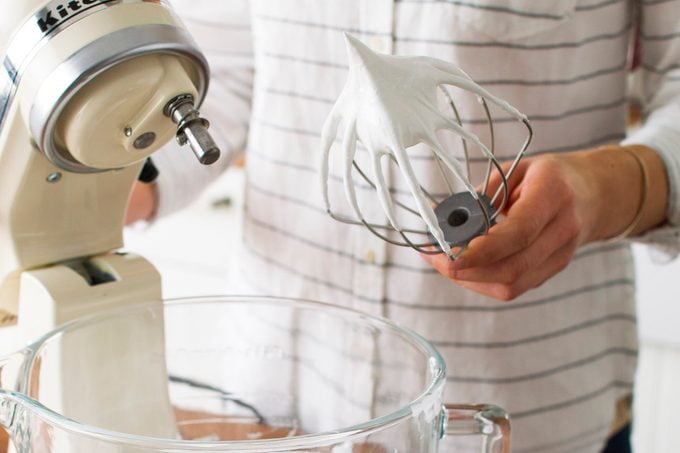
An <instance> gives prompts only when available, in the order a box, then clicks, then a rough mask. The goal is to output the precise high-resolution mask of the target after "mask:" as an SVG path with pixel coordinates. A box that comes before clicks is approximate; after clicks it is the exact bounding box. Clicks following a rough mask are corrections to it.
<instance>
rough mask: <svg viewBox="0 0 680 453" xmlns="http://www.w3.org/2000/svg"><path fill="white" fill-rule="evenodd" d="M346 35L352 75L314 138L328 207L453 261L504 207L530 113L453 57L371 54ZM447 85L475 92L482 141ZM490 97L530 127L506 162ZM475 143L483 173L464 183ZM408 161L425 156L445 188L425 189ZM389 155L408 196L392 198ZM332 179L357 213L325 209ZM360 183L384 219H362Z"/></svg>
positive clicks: (379, 233) (389, 238)
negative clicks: (450, 146) (449, 140)
mask: <svg viewBox="0 0 680 453" xmlns="http://www.w3.org/2000/svg"><path fill="white" fill-rule="evenodd" d="M345 37H346V42H347V49H348V54H349V60H350V69H349V75H348V79H347V83H346V85H345V87H344V89H343V91H342V93H341V94H340V96H339V97H338V99H337V101H336V103H335V105H334V106H333V109H332V110H331V113H330V114H329V116H328V118H327V120H326V122H325V124H324V128H323V133H322V139H321V147H322V153H321V172H320V176H321V183H322V193H323V198H324V203H325V207H326V211H327V212H328V213H329V214H330V215H331V217H332V218H333V219H335V220H338V221H340V222H343V223H348V224H354V225H363V226H365V227H366V228H368V229H369V231H371V233H373V234H375V235H376V236H378V237H379V238H381V239H383V240H385V241H387V242H389V243H391V244H394V245H399V246H406V247H411V248H413V249H416V250H417V251H419V252H421V253H426V254H438V253H441V252H444V253H446V254H447V255H448V256H449V257H450V258H451V259H455V258H457V257H458V256H460V254H461V253H462V251H463V250H464V249H465V247H466V246H467V244H468V243H469V242H470V241H471V240H472V239H474V238H475V237H477V236H479V235H482V234H486V233H487V232H488V230H489V228H491V226H492V225H493V224H494V223H495V221H496V219H497V218H498V216H499V215H500V214H501V213H502V212H503V209H504V208H505V207H506V205H507V202H508V197H509V186H508V179H509V178H510V177H511V175H512V173H513V172H514V170H515V168H516V167H517V164H518V163H519V161H520V159H521V158H522V156H523V155H524V153H525V151H526V149H527V148H528V146H529V143H530V142H531V137H532V129H531V126H530V124H529V121H528V120H527V118H526V116H525V115H523V114H522V113H520V112H519V111H518V110H517V109H515V108H514V107H512V106H511V105H510V104H508V103H507V102H506V101H504V100H502V99H500V98H498V97H496V96H494V95H493V94H491V93H490V92H488V91H487V90H485V89H484V88H482V87H481V86H479V85H478V84H476V83H475V82H474V81H473V80H472V79H471V78H470V77H469V76H468V75H467V74H466V73H465V72H463V71H462V70H461V69H460V68H458V67H456V66H455V65H453V64H451V63H448V62H445V61H442V60H438V59H435V58H430V57H406V56H393V55H383V54H377V53H375V52H373V51H372V50H371V49H369V48H368V47H367V46H366V45H364V44H363V43H361V42H360V41H359V40H357V39H356V38H353V37H352V36H350V35H345ZM451 86H452V87H456V88H459V89H460V90H461V91H463V92H466V93H467V94H468V95H472V96H475V97H477V100H478V101H479V103H480V104H481V106H482V109H483V111H484V116H485V118H486V123H487V127H488V136H489V137H490V140H489V141H490V143H489V145H488V146H487V145H486V144H485V143H483V142H482V140H481V139H480V138H479V136H478V135H475V134H474V133H472V132H470V131H468V130H467V129H466V128H465V127H463V122H462V121H461V118H460V115H459V112H458V108H457V106H456V103H455V102H454V100H453V97H452V96H451V94H450V93H449V91H448V90H447V87H451ZM489 104H491V105H495V106H496V107H498V108H500V109H501V110H502V111H504V112H506V113H508V114H510V115H511V116H512V117H514V118H516V119H517V120H518V121H519V122H521V123H522V124H523V125H524V126H525V127H526V129H527V136H526V139H525V141H524V143H523V145H521V148H520V149H519V151H518V152H517V154H516V155H515V156H514V158H513V159H512V161H511V164H510V165H509V166H508V165H505V166H503V165H501V162H500V161H499V159H498V158H497V157H496V155H495V149H494V148H495V136H494V127H493V120H492V116H491V112H490V109H489ZM442 105H446V106H448V109H450V112H449V113H444V110H442V107H441V106H442ZM341 128H342V130H343V131H342V133H341V134H342V140H341V146H340V148H339V152H338V153H335V152H333V148H334V142H335V141H336V137H337V135H338V132H339V131H340V130H341ZM439 131H449V132H451V133H454V134H456V135H458V136H459V137H460V139H461V152H460V153H458V154H455V153H453V152H451V151H449V150H447V149H446V148H445V147H444V145H443V144H442V142H441V140H440V138H439V136H438V133H439ZM416 145H418V146H420V147H422V146H423V145H425V147H426V149H428V152H429V156H423V155H422V154H418V155H415V154H411V151H412V148H414V147H416ZM474 151H476V152H477V153H479V156H477V157H476V160H480V159H483V160H485V161H486V171H485V174H484V177H483V181H479V183H478V184H474V183H473V182H472V181H471V172H470V161H471V153H472V152H474ZM333 157H338V158H339V159H338V161H339V162H340V163H339V165H340V166H341V167H342V176H341V177H335V176H334V175H331V174H330V161H331V160H332V159H333ZM362 159H363V160H365V161H366V162H368V164H369V165H370V166H371V168H372V173H373V175H372V177H371V176H369V174H368V173H367V172H366V171H365V170H364V169H362V168H361V165H360V164H359V160H362ZM414 159H418V160H421V161H422V160H424V159H429V160H431V161H432V162H433V163H434V166H436V168H437V172H438V173H439V176H440V178H441V181H438V187H445V188H446V190H445V191H443V192H442V191H441V190H429V189H428V188H427V187H426V185H425V184H424V183H422V182H421V181H419V180H418V177H417V172H416V171H415V169H414V165H413V160H414ZM390 163H391V164H393V165H396V167H397V168H398V172H397V173H399V174H400V175H401V177H402V178H403V181H404V183H405V185H406V187H407V189H408V194H409V195H410V198H411V199H412V203H408V202H407V201H405V200H404V198H403V197H401V199H399V198H398V197H397V196H396V194H397V192H399V191H398V190H397V189H395V188H394V187H390V185H389V184H388V181H387V179H388V177H387V175H388V174H389V168H388V167H387V165H389V164H390ZM386 164H387V165H386ZM494 173H495V174H494ZM492 176H493V178H492ZM334 178H335V179H341V180H342V182H343V185H344V191H345V195H346V198H347V201H348V203H349V206H350V211H351V212H353V214H354V215H347V214H344V213H339V212H338V211H337V210H335V209H334V208H332V207H331V197H330V196H329V185H328V184H329V180H330V179H334ZM494 181H497V182H494ZM498 181H499V182H498ZM361 186H364V188H366V186H368V188H370V189H372V190H374V191H376V192H377V195H378V199H379V204H380V206H381V207H382V210H383V211H384V214H385V217H386V221H385V222H383V223H380V222H374V221H370V220H367V216H366V215H364V212H363V210H362V208H361V206H360V203H359V201H358V198H357V188H358V187H361ZM459 188H460V189H459ZM494 188H495V190H494ZM401 213H408V214H409V215H412V216H415V217H416V218H417V219H416V220H417V221H418V222H419V223H420V225H421V227H412V226H410V225H411V224H412V222H408V224H409V226H404V222H403V218H402V217H400V216H401ZM423 223H424V225H423Z"/></svg>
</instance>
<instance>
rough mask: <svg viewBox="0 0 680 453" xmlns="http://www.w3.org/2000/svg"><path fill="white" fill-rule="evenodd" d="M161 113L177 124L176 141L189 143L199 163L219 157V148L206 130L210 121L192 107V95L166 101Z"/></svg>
mask: <svg viewBox="0 0 680 453" xmlns="http://www.w3.org/2000/svg"><path fill="white" fill-rule="evenodd" d="M163 113H165V115H167V116H169V117H170V118H172V121H174V122H175V124H177V142H178V143H179V144H180V145H182V146H184V145H185V144H187V143H189V146H190V147H191V150H192V151H193V152H194V154H195V155H196V157H197V158H198V161H199V162H200V163H202V164H204V165H210V164H212V163H214V162H215V161H216V160H217V159H219V157H220V150H219V148H218V147H217V145H216V144H215V141H214V140H213V139H212V137H211V136H210V133H209V132H208V127H210V123H209V122H208V120H206V119H205V118H201V116H200V113H199V112H198V110H196V109H195V108H194V98H193V96H191V95H190V94H183V95H180V96H177V97H176V98H174V99H173V100H171V101H170V102H168V104H167V105H166V106H165V108H164V109H163Z"/></svg>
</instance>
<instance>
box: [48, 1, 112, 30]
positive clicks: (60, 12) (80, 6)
mask: <svg viewBox="0 0 680 453" xmlns="http://www.w3.org/2000/svg"><path fill="white" fill-rule="evenodd" d="M113 1H118V0H71V1H69V2H61V3H56V5H55V4H54V3H52V4H50V5H48V6H47V7H46V8H45V9H43V10H42V11H40V12H39V13H38V14H37V15H36V21H37V24H38V28H40V31H41V32H43V33H45V34H47V33H49V32H50V31H52V30H54V29H55V28H56V27H57V26H58V25H60V24H62V23H64V22H66V21H67V20H69V19H71V18H73V17H75V16H77V15H78V14H81V13H84V12H85V11H87V10H88V9H90V8H92V7H94V6H97V5H99V4H102V3H111V2H113ZM52 5H54V6H52Z"/></svg>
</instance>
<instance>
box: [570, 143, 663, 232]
mask: <svg viewBox="0 0 680 453" xmlns="http://www.w3.org/2000/svg"><path fill="white" fill-rule="evenodd" d="M574 154H575V158H576V159H578V160H579V161H580V164H581V167H582V168H584V169H585V174H586V175H587V176H586V178H587V179H588V180H589V182H590V184H589V187H590V190H592V197H590V207H589V211H590V216H591V218H592V221H591V225H590V230H589V232H588V233H587V235H586V238H585V241H584V242H592V241H597V240H605V239H622V238H623V237H626V236H634V235H637V234H640V233H642V232H644V231H646V230H648V229H650V228H652V227H654V226H656V225H658V224H660V223H662V222H663V221H664V219H665V217H666V216H665V212H666V203H667V191H668V183H667V177H666V172H665V167H664V165H663V162H662V161H661V159H660V158H659V156H658V155H657V154H656V152H654V150H652V149H651V148H648V147H646V146H642V145H628V146H626V147H625V148H623V147H622V146H619V145H608V146H602V147H600V148H595V149H592V150H587V151H580V152H577V153H574Z"/></svg>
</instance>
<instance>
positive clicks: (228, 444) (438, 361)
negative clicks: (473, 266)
mask: <svg viewBox="0 0 680 453" xmlns="http://www.w3.org/2000/svg"><path fill="white" fill-rule="evenodd" d="M282 302H283V303H287V304H289V305H293V306H298V307H302V308H307V309H312V310H317V311H318V310H324V311H326V312H328V313H339V314H340V315H342V316H345V317H353V318H355V319H357V320H360V321H361V322H367V323H370V324H372V325H374V326H378V327H380V328H382V329H387V330H388V331H390V332H391V333H396V334H398V335H399V336H400V337H402V338H404V339H405V340H406V341H408V342H409V343H410V344H412V345H413V346H415V347H417V348H418V349H419V350H420V351H422V352H423V353H424V354H425V355H426V356H427V357H428V359H427V360H428V361H429V362H430V363H431V366H432V369H433V370H434V373H433V378H432V379H431V382H429V384H428V386H427V387H426V388H425V389H423V390H422V391H421V393H420V394H419V395H418V397H416V398H415V399H414V400H413V401H411V402H410V403H409V404H407V405H405V406H403V407H401V408H399V409H397V410H395V411H393V412H390V413H388V414H385V415H383V416H380V417H376V418H373V419H370V420H367V421H365V422H362V423H359V424H354V425H350V426H347V427H344V428H340V429H335V430H331V431H325V432H324V431H322V432H319V433H313V434H304V435H300V436H294V437H287V438H274V439H266V440H234V441H195V440H180V439H167V438H159V437H152V436H143V435H135V434H129V433H121V432H117V431H113V430H109V429H105V428H100V427H96V426H91V425H87V424H84V423H81V422H79V421H77V420H74V419H71V418H68V417H65V416H63V415H60V414H59V413H57V412H55V411H53V410H52V409H49V408H48V407H46V406H44V405H43V404H41V403H40V402H39V401H37V400H35V399H33V398H31V397H29V396H27V395H26V394H25V393H22V392H21V391H19V392H17V391H9V390H3V389H0V395H4V398H5V399H6V400H14V401H15V402H16V403H18V404H19V405H21V406H23V407H24V408H25V409H27V410H29V411H31V412H32V413H33V414H34V415H35V416H37V417H40V418H41V419H43V420H44V421H45V422H46V423H48V424H50V425H53V426H55V427H57V428H59V429H61V430H65V431H70V432H72V433H74V434H77V435H81V436H88V437H91V438H93V439H96V440H98V441H104V442H110V443H115V444H118V445H125V446H130V447H136V448H151V449H168V450H179V451H259V452H277V451H289V450H290V449H291V448H308V447H323V446H329V445H333V444H337V443H342V442H344V441H348V440H350V439H352V438H355V437H359V436H365V435H367V434H370V433H374V432H377V431H380V430H383V429H387V428H389V427H391V426H394V425H395V424H398V423H399V422H401V421H402V420H404V419H406V418H409V417H412V416H418V415H420V414H421V413H423V412H425V413H429V414H430V415H431V416H432V417H433V418H434V416H435V415H437V414H439V412H440V407H441V404H442V401H441V393H442V389H443V385H444V380H445V378H446V364H445V362H444V359H443V358H442V356H441V355H440V353H439V352H438V351H437V349H436V348H435V347H434V346H433V345H432V344H431V343H430V342H428V341H427V340H426V339H425V338H423V337H422V336H421V335H419V334H417V333H416V332H414V331H413V330H411V329H409V328H406V327H403V326H400V325H398V324H396V323H394V322H393V321H390V320H388V319H385V318H381V317H378V316H374V315H371V314H367V313H364V312H361V311H359V310H356V309H354V308H348V307H342V306H338V305H333V304H329V303H325V302H318V301H314V300H309V299H300V298H289V297H278V296H256V295H245V296H238V295H229V296H219V295H218V296H196V297H181V298H173V299H167V300H164V301H162V306H163V307H164V309H166V308H168V307H170V308H171V307H175V306H186V305H190V304H196V303H203V304H207V303H220V304H237V303H259V304H260V305H265V304H275V303H276V304H280V303H282ZM159 304H161V303H159V302H143V303H139V304H132V305H128V306H125V307H117V308H112V309H107V310H105V311H102V312H98V313H96V314H91V315H87V316H83V317H81V318H78V319H75V320H73V321H70V322H67V323H65V324H63V325H61V326H59V327H57V328H56V329H53V330H51V331H50V332H48V333H47V334H45V335H42V336H41V337H40V338H39V339H38V340H36V341H34V342H32V343H30V344H29V345H28V346H27V347H26V348H25V349H23V350H21V351H19V353H23V354H24V355H25V356H24V359H23V360H24V364H23V366H22V369H23V376H21V378H20V379H21V380H22V381H23V383H24V384H27V383H28V382H30V379H29V375H30V372H31V369H32V365H33V363H34V360H35V358H36V357H37V356H38V354H39V353H40V351H41V350H42V349H43V348H44V347H45V346H46V345H47V344H48V343H49V342H50V341H53V340H54V339H56V338H58V337H59V336H61V335H64V334H65V333H67V332H69V331H72V330H77V329H79V328H83V327H86V326H88V325H92V324H95V323H96V322H100V321H102V320H104V319H107V318H111V317H113V316H116V315H121V314H124V313H126V312H131V311H139V310H144V309H149V308H158V307H159ZM15 354H17V353H15ZM22 378H23V379H22ZM21 390H22V391H23V390H25V388H21ZM1 400H2V397H0V401H1ZM433 410H434V412H433Z"/></svg>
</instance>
